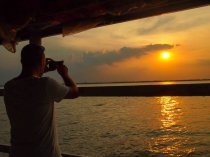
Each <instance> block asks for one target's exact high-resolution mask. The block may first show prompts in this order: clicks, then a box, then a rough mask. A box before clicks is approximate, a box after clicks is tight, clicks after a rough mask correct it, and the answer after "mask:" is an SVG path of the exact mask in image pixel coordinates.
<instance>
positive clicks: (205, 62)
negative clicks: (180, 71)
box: [196, 59, 210, 66]
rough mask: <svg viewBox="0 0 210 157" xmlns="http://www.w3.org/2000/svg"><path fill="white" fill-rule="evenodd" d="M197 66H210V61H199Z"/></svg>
mask: <svg viewBox="0 0 210 157" xmlns="http://www.w3.org/2000/svg"><path fill="white" fill-rule="evenodd" d="M196 64H197V65H201V66H210V59H198V60H197V62H196Z"/></svg>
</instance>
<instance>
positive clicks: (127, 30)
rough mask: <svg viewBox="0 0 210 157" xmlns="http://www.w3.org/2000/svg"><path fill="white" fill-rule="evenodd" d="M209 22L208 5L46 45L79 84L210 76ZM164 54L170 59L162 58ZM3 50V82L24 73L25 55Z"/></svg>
mask: <svg viewBox="0 0 210 157" xmlns="http://www.w3.org/2000/svg"><path fill="white" fill-rule="evenodd" d="M209 19H210V7H203V8H198V9H193V10H187V11H182V12H178V13H172V14H165V15H161V16H155V17H150V18H146V19H140V20H135V21H131V22H125V23H121V24H115V25H110V26H105V27H101V28H96V29H92V30H89V31H85V32H82V33H79V34H76V35H73V36H67V37H64V38H63V37H61V36H55V37H50V38H46V39H44V40H43V46H45V47H46V55H47V56H48V57H52V58H54V59H55V60H64V62H65V63H66V64H67V66H68V67H69V69H71V74H72V76H73V78H74V79H75V80H76V81H77V82H104V81H105V82H112V81H141V80H177V79H202V78H210V43H209V41H210V39H209V38H210V31H209V28H210V20H209ZM24 44H26V43H21V44H19V46H18V50H19V51H20V49H21V48H22V46H23V45H24ZM164 50H167V51H169V52H171V58H170V59H168V60H163V59H160V53H161V52H162V51H164ZM0 51H1V52H2V53H0V60H1V68H0V73H1V76H2V78H1V79H0V84H3V83H4V82H5V81H6V80H7V79H9V78H11V77H13V76H15V75H16V74H17V73H18V72H19V71H20V63H19V55H20V53H19V52H17V53H16V54H11V53H9V52H6V50H4V49H3V48H2V47H1V49H0ZM49 75H50V76H52V77H55V78H57V75H56V74H49Z"/></svg>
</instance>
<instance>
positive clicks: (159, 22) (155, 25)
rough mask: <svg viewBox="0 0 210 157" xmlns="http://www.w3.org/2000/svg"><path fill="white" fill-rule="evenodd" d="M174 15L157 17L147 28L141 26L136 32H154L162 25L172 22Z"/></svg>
mask: <svg viewBox="0 0 210 157" xmlns="http://www.w3.org/2000/svg"><path fill="white" fill-rule="evenodd" d="M174 20H175V16H166V17H158V20H157V21H156V22H154V23H153V25H151V26H148V27H147V28H141V29H139V30H138V33H139V34H141V35H143V34H149V33H154V32H156V31H157V30H159V29H161V28H162V27H163V26H166V25H169V24H171V23H172V22H174Z"/></svg>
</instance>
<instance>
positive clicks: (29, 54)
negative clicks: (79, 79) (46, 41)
mask: <svg viewBox="0 0 210 157" xmlns="http://www.w3.org/2000/svg"><path fill="white" fill-rule="evenodd" d="M21 63H22V72H21V74H20V75H19V76H18V77H16V78H14V79H12V80H10V81H8V82H7V83H6V84H5V87H4V89H5V96H4V101H5V105H6V110H7V114H8V117H9V120H10V124H11V152H10V157H61V152H60V149H59V146H58V140H57V135H56V126H55V116H54V102H55V101H56V102H60V101H61V100H62V99H63V98H64V97H65V96H68V97H70V98H76V97H77V96H78V88H77V86H76V84H75V83H74V81H73V80H72V79H71V78H70V77H69V75H68V69H67V67H66V66H65V65H59V66H58V67H57V72H58V73H59V74H60V76H61V77H62V78H63V81H64V83H65V85H62V84H59V83H57V82H56V81H55V80H53V79H51V78H49V77H42V74H43V73H44V71H45V64H46V61H45V54H44V47H42V46H38V45H34V44H28V45H26V46H25V47H24V48H23V49H22V51H21Z"/></svg>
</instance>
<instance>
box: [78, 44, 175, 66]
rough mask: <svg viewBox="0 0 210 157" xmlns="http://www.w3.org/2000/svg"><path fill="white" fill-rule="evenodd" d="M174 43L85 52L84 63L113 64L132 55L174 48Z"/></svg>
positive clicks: (139, 55) (138, 55) (136, 55)
mask: <svg viewBox="0 0 210 157" xmlns="http://www.w3.org/2000/svg"><path fill="white" fill-rule="evenodd" d="M173 47H174V46H173V45H169V44H154V45H146V46H144V47H141V48H130V47H123V48H121V49H120V50H119V51H108V52H105V53H103V52H89V53H83V62H82V64H84V65H100V64H109V65H110V64H113V63H115V62H119V61H122V60H125V59H129V58H132V57H141V56H143V55H146V54H148V53H150V52H154V51H158V50H166V49H171V48H173Z"/></svg>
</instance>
